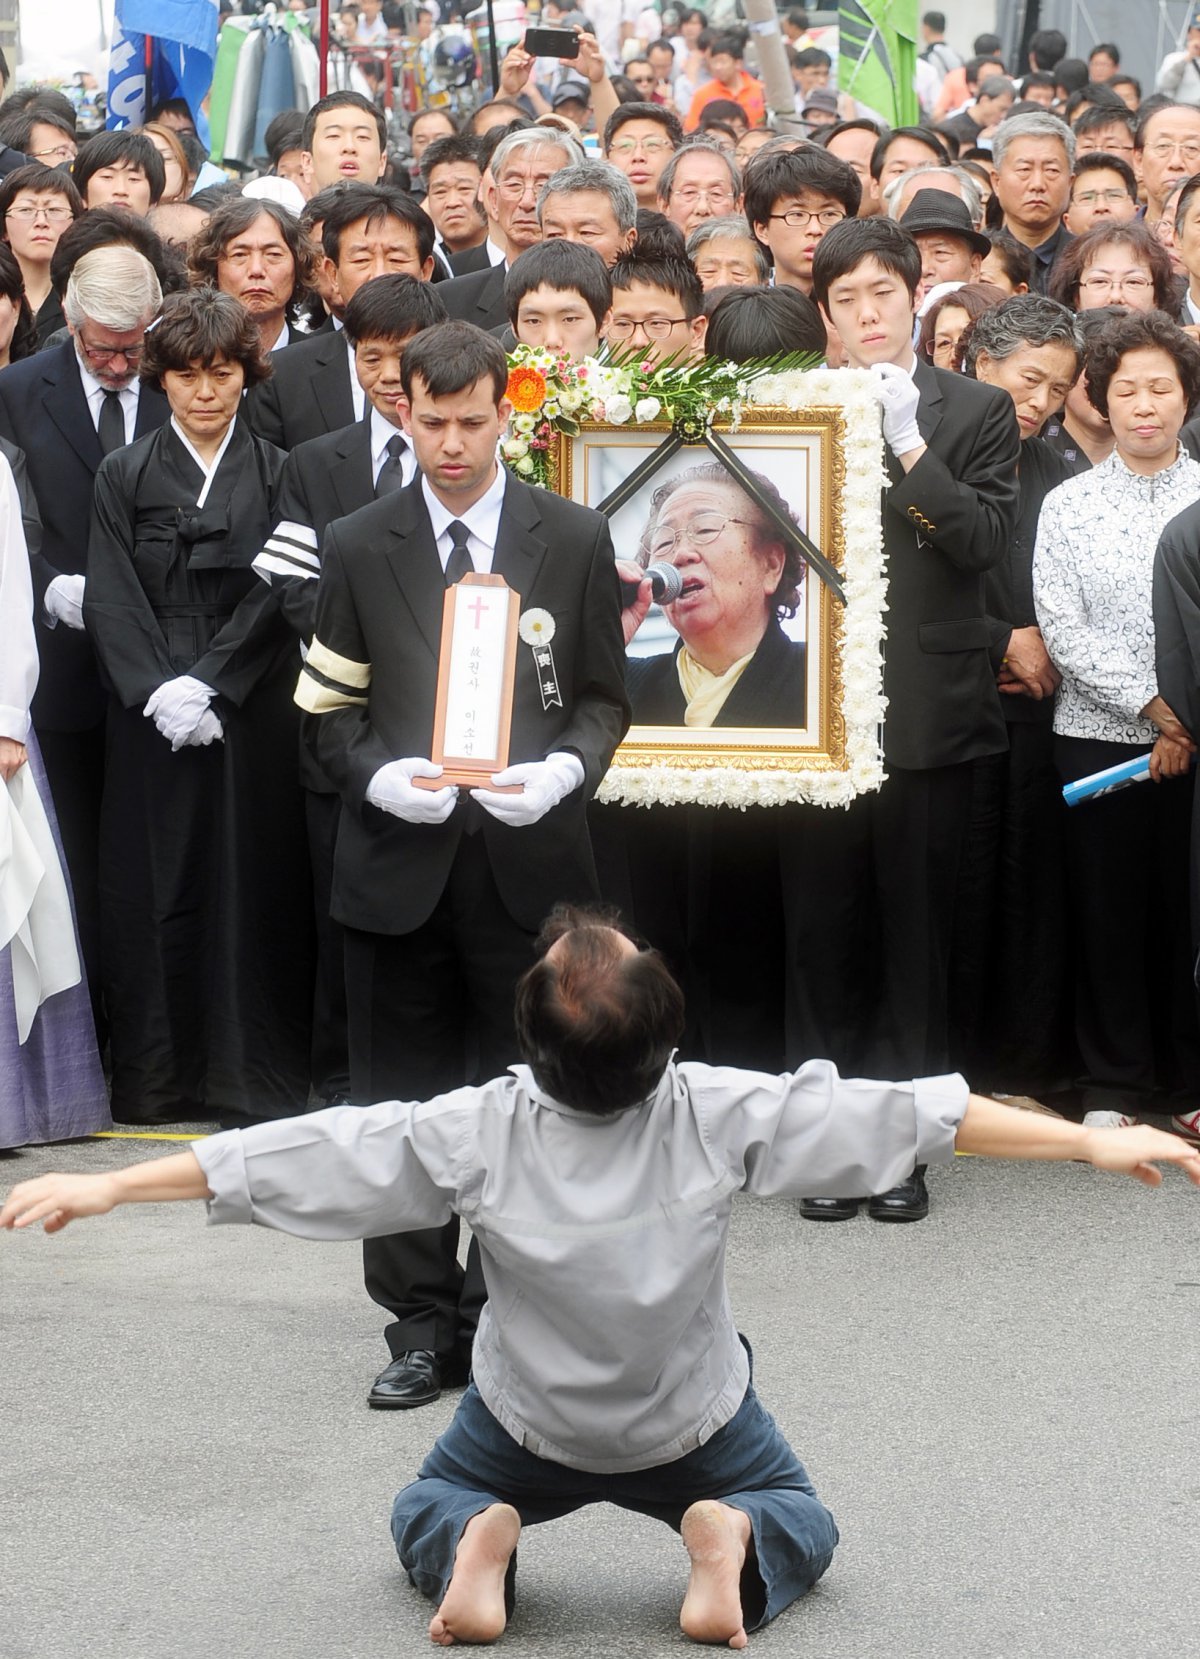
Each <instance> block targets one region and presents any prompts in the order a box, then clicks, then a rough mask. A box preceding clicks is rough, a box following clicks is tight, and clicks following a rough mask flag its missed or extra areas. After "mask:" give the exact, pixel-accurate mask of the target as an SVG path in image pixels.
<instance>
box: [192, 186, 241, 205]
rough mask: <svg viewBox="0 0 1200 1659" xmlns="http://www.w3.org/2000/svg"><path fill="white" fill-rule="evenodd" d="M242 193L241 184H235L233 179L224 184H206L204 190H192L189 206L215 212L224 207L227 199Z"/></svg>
mask: <svg viewBox="0 0 1200 1659" xmlns="http://www.w3.org/2000/svg"><path fill="white" fill-rule="evenodd" d="M241 193H242V187H241V185H240V184H235V183H234V182H233V180H232V179H229V180H227V181H226V182H225V183H224V184H206V185H205V186H204V189H203V190H194V191H193V192H192V194H191V195H190V196H189V197H188V206H189V207H198V208H200V209H201V211H202V212H204V213H215V212H216V211H217V209H218V208H219V207H223V206H224V204H225V203H226V202H227V201H229V200H231V199H232V198H233V197H236V196H240V195H241Z"/></svg>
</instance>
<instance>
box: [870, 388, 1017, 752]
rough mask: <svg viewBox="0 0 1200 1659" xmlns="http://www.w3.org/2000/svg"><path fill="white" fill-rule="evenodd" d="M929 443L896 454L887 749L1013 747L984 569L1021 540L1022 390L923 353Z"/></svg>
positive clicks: (920, 416)
mask: <svg viewBox="0 0 1200 1659" xmlns="http://www.w3.org/2000/svg"><path fill="white" fill-rule="evenodd" d="M915 380H916V384H917V387H918V389H919V390H920V393H921V401H920V405H919V407H918V410H917V424H918V426H919V427H920V430H921V436H922V438H924V440H925V442H926V444H927V446H928V447H927V449H926V451H925V453H924V455H922V457H921V459H920V460H919V461H918V462H917V463H916V465H915V466H914V467H913V469H912V471H911V472H909V473H907V474H906V473H905V472H904V471H903V469H902V468H901V467H900V465H899V463H898V462H897V461H896V460H895V459H894V458H893V457H892V456H891V454H890V452H889V454H888V471H889V473H890V475H891V479H892V485H891V488H890V489H889V490H888V492H887V494H886V495H885V497H884V506H883V538H884V553H885V555H886V559H887V571H888V597H887V604H888V609H887V617H886V621H887V639H886V642H885V645H884V670H883V689H884V693H885V695H886V696H887V699H888V710H887V715H886V717H885V720H884V727H883V749H884V755H885V757H886V759H887V761H888V764H889V765H891V766H900V767H905V768H912V769H918V768H926V767H932V766H952V765H955V764H957V763H959V762H961V761H966V760H975V759H977V758H978V757H980V756H982V755H993V754H1001V753H1003V751H1004V750H1005V749H1006V748H1007V747H1008V738H1007V734H1006V731H1005V725H1004V716H1003V713H1002V711H1001V708H1000V694H999V692H998V691H997V690H996V682H995V676H994V672H993V669H992V664H991V659H990V656H989V645H990V642H991V627H990V625H989V622H988V618H987V614H986V604H985V599H984V581H983V578H984V572H985V571H988V570H990V569H991V568H992V567H993V566H994V565H997V564H999V563H1000V561H1001V560H1002V559H1004V558H1005V556H1006V555H1007V554H1008V551H1009V549H1010V547H1011V545H1012V539H1013V532H1014V529H1015V526H1016V512H1017V461H1018V459H1019V457H1020V452H1021V440H1020V435H1019V432H1018V428H1017V419H1016V415H1015V413H1014V411H1013V404H1012V399H1011V398H1010V397H1009V395H1008V393H1007V392H1002V391H1000V390H999V389H998V388H997V387H994V386H984V385H982V384H980V382H979V381H976V380H969V379H967V377H966V376H965V375H960V374H949V373H947V372H945V371H943V370H941V369H935V368H932V367H931V366H930V365H929V364H928V363H920V362H919V363H918V365H917V368H916V371H915Z"/></svg>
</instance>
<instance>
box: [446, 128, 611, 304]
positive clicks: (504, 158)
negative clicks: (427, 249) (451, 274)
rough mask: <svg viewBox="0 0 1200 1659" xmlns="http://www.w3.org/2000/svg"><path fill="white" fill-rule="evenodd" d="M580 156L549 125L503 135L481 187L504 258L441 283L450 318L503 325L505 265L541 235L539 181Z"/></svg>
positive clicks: (569, 140)
mask: <svg viewBox="0 0 1200 1659" xmlns="http://www.w3.org/2000/svg"><path fill="white" fill-rule="evenodd" d="M582 160H583V151H582V150H581V149H580V148H579V145H578V144H576V143H575V141H574V139H572V138H568V137H567V135H566V133H560V132H556V131H554V130H553V129H552V128H549V127H525V128H522V129H521V130H520V131H519V132H514V133H510V134H509V135H508V137H507V138H503V139H501V141H500V143H499V144H497V146H496V150H495V153H494V154H493V156H492V163H491V169H490V171H491V178H490V180H489V181H487V182H485V184H484V191H485V193H486V200H487V208H488V217H489V219H490V220H492V221H493V222H494V223H495V224H496V225H497V226H498V227H499V230H500V233H501V234H502V235H503V237H504V249H505V261H504V263H502V264H500V265H493V266H491V267H490V268H489V269H488V270H486V271H475V272H472V274H471V275H470V276H461V277H455V278H454V279H453V281H451V282H447V283H446V284H445V285H444V286H443V288H442V298H443V299H444V300H445V302H446V310H447V311H448V312H449V313H450V316H451V317H453V318H456V319H457V320H459V321H461V322H465V323H474V324H475V325H476V327H477V328H503V327H505V325H506V324H507V322H508V311H507V308H506V306H505V304H504V278H505V276H506V275H507V272H508V267H509V265H510V264H511V263H512V261H513V260H514V259H516V257H517V255H518V254H522V253H524V252H525V249H526V248H532V247H533V245H534V243H535V242H540V241H541V240H542V227H541V225H540V224H539V223H538V213H537V204H538V197H539V196H540V195H541V193H542V186H543V185H544V184H546V183H547V182H548V181H549V180H550V178H551V177H552V176H553V175H554V174H555V173H557V172H558V171H559V170H560V169H561V168H563V167H571V166H574V165H575V164H576V163H577V162H581V161H582Z"/></svg>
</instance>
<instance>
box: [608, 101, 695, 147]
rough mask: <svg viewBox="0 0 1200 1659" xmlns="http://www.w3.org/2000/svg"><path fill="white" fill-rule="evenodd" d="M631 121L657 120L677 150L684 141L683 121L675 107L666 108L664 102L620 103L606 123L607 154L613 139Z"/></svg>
mask: <svg viewBox="0 0 1200 1659" xmlns="http://www.w3.org/2000/svg"><path fill="white" fill-rule="evenodd" d="M630 121H656V122H657V123H658V125H659V126H660V127H661V128H662V129H663V131H664V132H665V133H666V135H667V137H668V138H669V139H670V140H671V145H672V148H674V149H676V150H677V149H678V148H679V146H680V145H681V144H682V143H683V122H682V121H681V120H680V119H679V117H678V116H677V115H676V113H675V111H674V110H673V109H666V108H664V106H663V105H662V104H647V103H645V102H644V101H643V102H639V103H636V104H618V106H617V108H616V109H615V110H613V112H612V114H611V115H610V116H609V118H608V120H607V121H606V122H605V124H604V150H605V153H606V154H607V152H608V149H609V146H610V145H611V144H612V141H613V139H614V138H615V137H616V135H617V134H618V133H619V132H620V130H621V128H622V127H624V126H627V125H628V123H629V122H630Z"/></svg>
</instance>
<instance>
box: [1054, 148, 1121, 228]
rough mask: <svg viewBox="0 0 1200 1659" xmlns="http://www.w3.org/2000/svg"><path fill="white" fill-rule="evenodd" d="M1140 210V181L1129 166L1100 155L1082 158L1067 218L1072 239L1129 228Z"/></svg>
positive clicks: (1064, 220)
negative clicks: (1102, 228)
mask: <svg viewBox="0 0 1200 1659" xmlns="http://www.w3.org/2000/svg"><path fill="white" fill-rule="evenodd" d="M1137 210H1138V199H1137V179H1136V178H1135V176H1134V172H1133V168H1132V167H1130V165H1129V164H1128V162H1126V161H1122V160H1121V158H1120V157H1119V156H1109V155H1104V154H1103V153H1102V152H1100V151H1096V152H1095V153H1093V154H1091V155H1086V156H1083V157H1081V158H1080V160H1079V162H1078V163H1077V165H1076V171H1075V177H1074V178H1073V179H1072V181H1071V203H1070V206H1069V207H1068V208H1067V211H1066V213H1065V214H1064V215H1063V223H1064V224H1065V225H1066V227H1067V229H1068V230H1069V231H1070V232H1071V235H1072V236H1082V235H1083V233H1084V231H1088V230H1092V229H1094V227H1095V226H1096V225H1127V224H1128V223H1129V221H1130V220H1131V219H1133V218H1136V216H1137Z"/></svg>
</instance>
